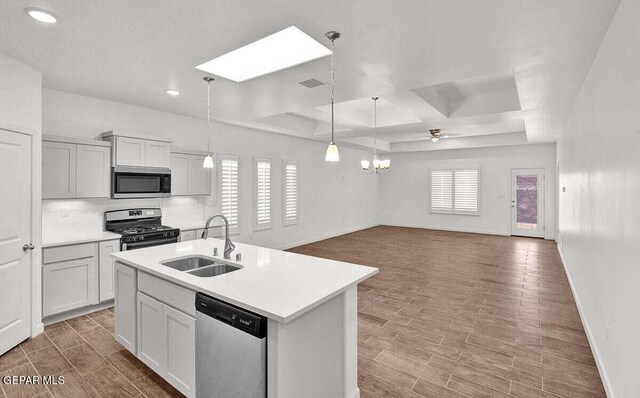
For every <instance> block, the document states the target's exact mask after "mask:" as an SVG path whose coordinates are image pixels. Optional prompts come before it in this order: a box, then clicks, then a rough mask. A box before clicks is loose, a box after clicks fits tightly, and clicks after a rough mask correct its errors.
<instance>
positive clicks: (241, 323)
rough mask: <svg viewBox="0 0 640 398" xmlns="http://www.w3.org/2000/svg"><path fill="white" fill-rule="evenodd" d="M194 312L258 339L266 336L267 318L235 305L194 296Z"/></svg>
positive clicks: (204, 296)
mask: <svg viewBox="0 0 640 398" xmlns="http://www.w3.org/2000/svg"><path fill="white" fill-rule="evenodd" d="M196 311H198V312H199V313H201V314H203V315H207V316H209V317H211V318H214V319H216V320H218V321H220V322H223V323H226V324H227V325H229V326H231V327H233V328H236V329H238V330H241V331H243V332H245V333H248V334H250V335H252V336H254V337H257V338H259V339H263V338H265V337H266V336H267V318H266V317H263V316H261V315H258V314H255V313H253V312H251V311H247V310H245V309H242V308H240V307H236V306H235V305H232V304H229V303H225V302H224V301H220V300H217V299H214V298H213V297H209V296H207V295H206V294H202V293H197V294H196Z"/></svg>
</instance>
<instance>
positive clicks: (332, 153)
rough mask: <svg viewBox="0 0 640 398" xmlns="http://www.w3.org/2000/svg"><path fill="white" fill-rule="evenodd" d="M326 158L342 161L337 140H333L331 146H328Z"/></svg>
mask: <svg viewBox="0 0 640 398" xmlns="http://www.w3.org/2000/svg"><path fill="white" fill-rule="evenodd" d="M324 160H326V161H327V162H339V161H340V152H339V151H338V146H337V145H336V143H335V142H333V141H331V142H330V143H329V146H328V147H327V153H326V154H325V156H324Z"/></svg>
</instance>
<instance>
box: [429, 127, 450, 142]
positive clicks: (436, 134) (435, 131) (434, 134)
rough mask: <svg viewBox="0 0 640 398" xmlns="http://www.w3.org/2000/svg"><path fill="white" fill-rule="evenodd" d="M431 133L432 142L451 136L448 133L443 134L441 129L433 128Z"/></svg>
mask: <svg viewBox="0 0 640 398" xmlns="http://www.w3.org/2000/svg"><path fill="white" fill-rule="evenodd" d="M429 133H431V138H429V139H430V140H431V142H438V141H440V139H442V138H449V136H448V135H446V134H445V135H442V132H441V131H440V129H431V130H429Z"/></svg>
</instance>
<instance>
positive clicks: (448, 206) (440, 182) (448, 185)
mask: <svg viewBox="0 0 640 398" xmlns="http://www.w3.org/2000/svg"><path fill="white" fill-rule="evenodd" d="M430 181H431V210H433V211H453V201H452V197H453V171H452V170H431V179H430Z"/></svg>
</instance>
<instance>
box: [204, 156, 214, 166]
mask: <svg viewBox="0 0 640 398" xmlns="http://www.w3.org/2000/svg"><path fill="white" fill-rule="evenodd" d="M202 167H204V168H205V169H212V168H213V156H211V154H208V155H207V156H206V157H205V158H204V162H202Z"/></svg>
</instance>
